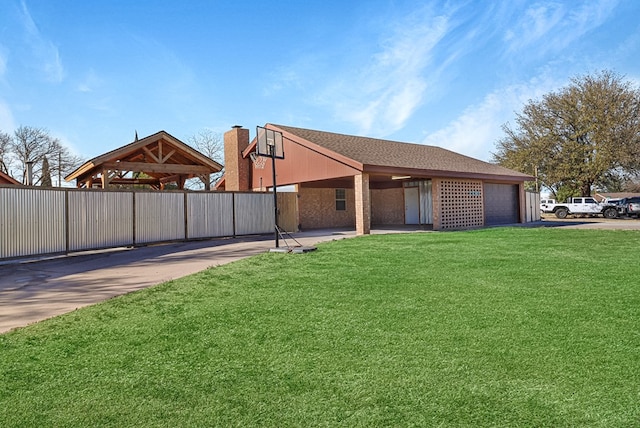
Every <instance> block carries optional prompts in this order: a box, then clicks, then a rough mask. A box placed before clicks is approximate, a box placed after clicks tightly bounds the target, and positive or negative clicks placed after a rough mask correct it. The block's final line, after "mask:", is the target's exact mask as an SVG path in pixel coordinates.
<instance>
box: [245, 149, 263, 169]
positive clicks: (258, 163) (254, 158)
mask: <svg viewBox="0 0 640 428" xmlns="http://www.w3.org/2000/svg"><path fill="white" fill-rule="evenodd" d="M249 157H250V158H251V162H253V167H254V168H255V169H264V166H265V165H266V164H267V158H266V157H265V156H258V154H257V153H256V152H253V153H251V154H249Z"/></svg>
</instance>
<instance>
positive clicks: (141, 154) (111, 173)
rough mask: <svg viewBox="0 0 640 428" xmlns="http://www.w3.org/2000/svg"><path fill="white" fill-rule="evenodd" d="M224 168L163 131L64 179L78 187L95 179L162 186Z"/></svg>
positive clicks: (106, 155) (105, 182) (93, 161)
mask: <svg viewBox="0 0 640 428" xmlns="http://www.w3.org/2000/svg"><path fill="white" fill-rule="evenodd" d="M221 170H222V165H220V164H219V163H218V162H216V161H214V160H213V159H211V158H209V157H208V156H205V155H204V154H202V153H200V152H199V151H197V150H196V149H194V148H193V147H191V146H189V145H187V144H185V143H183V142H182V141H180V140H178V139H177V138H175V137H173V136H172V135H170V134H169V133H167V132H165V131H160V132H157V133H155V134H153V135H150V136H148V137H145V138H142V139H139V140H136V141H134V142H132V143H130V144H127V145H125V146H122V147H120V148H117V149H115V150H112V151H110V152H107V153H104V154H102V155H100V156H97V157H95V158H93V159H91V160H89V161H87V162H85V163H84V164H82V165H81V166H80V167H78V168H77V169H76V170H75V171H73V172H72V173H71V174H69V175H67V176H66V177H65V180H66V181H71V180H74V179H76V180H77V181H78V187H80V186H82V185H83V183H85V184H89V183H91V184H92V183H94V182H101V183H102V187H106V185H108V184H147V185H151V186H158V187H163V186H164V184H166V183H171V182H177V183H184V180H186V179H188V178H194V177H204V176H208V175H209V174H212V173H215V172H219V171H221ZM129 173H144V177H142V178H141V177H139V176H135V174H134V176H133V177H130V176H128V174H129ZM105 184H106V185H105ZM87 187H90V186H89V185H87ZM179 187H181V186H180V185H179Z"/></svg>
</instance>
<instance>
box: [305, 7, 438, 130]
mask: <svg viewBox="0 0 640 428" xmlns="http://www.w3.org/2000/svg"><path fill="white" fill-rule="evenodd" d="M448 29H449V22H448V17H447V16H444V15H440V16H434V15H433V14H432V13H431V11H430V10H429V9H428V8H425V9H421V10H419V11H415V12H414V13H412V14H410V15H408V16H405V17H404V18H403V19H402V20H400V21H397V22H395V23H394V24H393V27H392V28H391V29H390V30H389V31H387V32H386V33H385V34H384V35H383V36H382V37H381V38H380V39H379V40H378V43H377V44H376V45H375V46H376V48H377V51H375V52H373V53H372V54H371V55H369V61H368V62H366V63H364V64H363V62H362V61H360V62H358V63H357V64H356V65H354V64H350V66H346V67H344V68H341V69H339V70H338V72H337V76H336V78H335V79H333V80H332V81H330V82H329V84H328V85H326V86H325V87H324V88H323V89H322V90H321V91H320V93H318V95H316V97H315V100H316V101H317V102H318V104H321V105H325V106H329V107H330V108H331V109H333V110H334V115H335V116H337V117H339V118H340V120H344V121H346V122H350V123H352V124H354V125H355V126H356V127H357V128H358V132H359V133H361V134H366V135H371V136H385V135H389V134H391V133H392V132H394V131H396V130H398V129H401V128H402V127H403V126H404V125H405V123H406V121H407V120H408V119H409V118H410V117H411V115H412V114H413V113H414V112H415V110H416V109H417V108H418V107H419V106H420V105H421V104H422V102H423V100H424V96H425V92H426V91H427V90H428V88H429V85H428V80H427V77H426V76H427V74H428V73H427V72H426V70H427V68H428V67H429V65H431V62H432V55H433V50H434V48H435V47H436V46H437V45H438V43H439V42H440V41H441V40H442V38H443V37H445V35H446V34H447V31H448ZM371 42H375V40H373V41H371ZM347 49H348V48H347ZM359 58H360V59H361V58H362V55H361V56H360V57H359ZM333 71H334V72H335V69H334V70H333Z"/></svg>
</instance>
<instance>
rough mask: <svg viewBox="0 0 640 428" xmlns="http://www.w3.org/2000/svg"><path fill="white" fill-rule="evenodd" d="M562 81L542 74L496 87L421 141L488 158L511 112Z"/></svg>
mask: <svg viewBox="0 0 640 428" xmlns="http://www.w3.org/2000/svg"><path fill="white" fill-rule="evenodd" d="M564 83H566V82H559V81H557V80H555V78H553V77H550V76H547V75H541V76H539V77H536V78H534V79H532V80H531V81H529V82H527V83H525V84H521V85H512V86H509V87H506V88H502V89H499V90H496V91H494V92H492V93H490V94H488V95H486V96H485V97H484V99H483V100H482V102H481V103H479V104H477V105H472V106H469V107H467V108H466V109H465V110H464V111H463V112H462V114H461V115H460V116H459V117H458V118H456V119H455V120H453V121H451V122H450V123H449V124H448V125H447V126H446V127H444V128H442V129H440V130H438V131H436V132H433V133H431V134H430V135H428V136H427V137H426V138H425V139H424V140H423V141H422V143H423V144H428V145H432V146H439V147H443V148H446V149H448V150H452V151H454V152H458V153H461V154H464V155H467V156H471V157H474V158H477V159H482V160H487V161H488V160H490V158H491V152H493V151H494V149H495V143H496V141H497V140H499V139H500V138H502V137H503V133H502V128H501V127H502V125H503V124H504V123H506V122H509V121H511V120H512V119H513V118H514V112H520V111H521V110H522V107H523V106H524V104H525V103H527V102H528V101H529V100H532V99H534V100H535V99H540V98H541V97H542V95H544V94H545V93H548V92H551V91H552V90H555V89H556V88H558V87H559V86H561V85H562V84H564Z"/></svg>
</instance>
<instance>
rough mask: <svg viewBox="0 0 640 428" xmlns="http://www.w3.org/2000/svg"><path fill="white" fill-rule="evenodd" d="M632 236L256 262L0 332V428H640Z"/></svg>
mask: <svg viewBox="0 0 640 428" xmlns="http://www.w3.org/2000/svg"><path fill="white" fill-rule="evenodd" d="M639 249H640V233H638V232H633V231H597V230H560V229H524V228H497V229H488V230H478V231H471V232H446V233H418V234H402V235H384V236H382V235H376V236H367V237H361V238H353V239H347V240H341V241H334V242H330V243H326V244H321V245H319V246H318V251H316V252H312V253H308V254H301V255H283V254H273V253H271V254H263V255H260V256H257V257H253V258H251V259H246V260H243V261H240V262H236V263H232V264H229V265H225V266H221V267H216V268H213V269H209V270H207V271H204V272H201V273H199V274H196V275H192V276H189V277H186V278H183V279H180V280H176V281H171V282H168V283H165V284H163V285H160V286H157V287H154V288H152V289H148V290H144V291H141V292H137V293H132V294H129V295H126V296H123V297H121V298H117V299H112V300H110V301H108V302H105V303H103V304H100V305H95V306H93V307H89V308H85V309H82V310H78V311H75V312H73V313H70V314H68V315H65V316H62V317H57V318H54V319H52V320H49V321H46V322H42V323H38V324H35V325H32V326H30V327H27V328H24V329H20V330H17V331H14V332H11V333H8V334H4V335H0V426H2V427H13V426H33V427H45V426H46V427H50V426H65V427H68V426H78V427H88V426H117V427H121V426H166V427H178V426H180V427H183V426H194V427H195V426H198V427H200V426H224V427H227V426H274V427H286V426H299V427H309V426H340V427H342V426H367V427H371V426H394V427H396V426H443V427H448V426H469V427H477V426H504V427H517V426H527V427H528V426H548V427H565V426H575V427H584V426H595V427H631V426H640V268H639V267H638V252H639Z"/></svg>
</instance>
